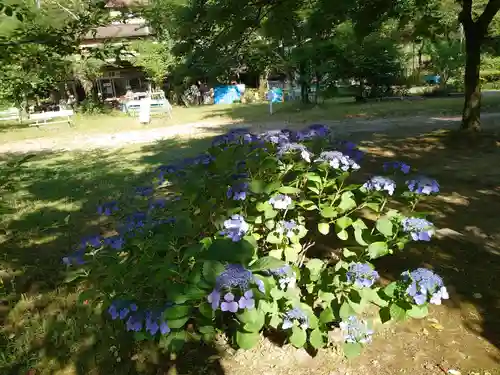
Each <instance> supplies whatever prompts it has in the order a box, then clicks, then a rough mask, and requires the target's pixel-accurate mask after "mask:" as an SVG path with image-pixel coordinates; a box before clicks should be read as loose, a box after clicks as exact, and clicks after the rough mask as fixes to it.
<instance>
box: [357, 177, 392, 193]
mask: <svg viewBox="0 0 500 375" xmlns="http://www.w3.org/2000/svg"><path fill="white" fill-rule="evenodd" d="M363 188H365V189H366V190H367V191H374V190H375V191H387V193H388V194H389V195H393V194H394V190H395V189H396V183H395V182H394V181H393V180H391V179H390V178H387V177H383V176H374V177H372V178H370V179H369V180H368V181H366V182H365V183H364V184H363Z"/></svg>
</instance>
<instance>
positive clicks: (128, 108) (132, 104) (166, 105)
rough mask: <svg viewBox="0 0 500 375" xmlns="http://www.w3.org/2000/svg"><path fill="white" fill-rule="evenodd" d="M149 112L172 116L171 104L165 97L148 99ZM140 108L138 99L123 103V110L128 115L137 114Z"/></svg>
mask: <svg viewBox="0 0 500 375" xmlns="http://www.w3.org/2000/svg"><path fill="white" fill-rule="evenodd" d="M150 103H151V104H150V106H151V113H152V114H153V113H160V114H164V113H166V114H167V115H168V117H170V118H172V105H171V104H170V102H169V101H168V100H167V99H151V100H150ZM140 108H141V101H140V100H131V101H129V102H127V103H125V104H124V111H125V112H126V113H127V114H128V115H129V116H133V117H135V116H137V115H138V114H139V111H140Z"/></svg>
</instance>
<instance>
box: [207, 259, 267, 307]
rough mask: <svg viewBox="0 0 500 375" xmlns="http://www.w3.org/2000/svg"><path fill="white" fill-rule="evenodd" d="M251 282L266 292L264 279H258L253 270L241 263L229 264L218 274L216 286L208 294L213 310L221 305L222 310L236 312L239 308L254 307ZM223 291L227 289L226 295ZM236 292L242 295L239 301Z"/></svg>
mask: <svg viewBox="0 0 500 375" xmlns="http://www.w3.org/2000/svg"><path fill="white" fill-rule="evenodd" d="M251 284H255V285H257V287H258V289H259V290H260V291H262V292H265V289H264V283H263V282H262V280H260V279H257V278H256V277H255V276H254V275H253V273H252V272H251V271H249V270H247V269H246V268H245V267H243V266H242V265H240V264H228V265H227V266H226V268H225V269H224V271H222V272H221V273H220V275H219V276H217V278H216V280H215V288H214V290H212V292H211V293H210V294H209V295H208V296H207V301H208V303H210V304H211V306H212V309H213V310H217V309H218V308H219V306H220V308H221V310H222V311H229V312H236V311H238V308H241V309H253V308H254V307H255V300H254V298H253V297H254V295H253V292H252V290H251V289H250V286H251ZM222 291H226V292H225V293H224V295H223V293H222ZM235 293H237V294H239V295H240V298H239V300H238V301H237V300H236V296H235ZM222 296H223V300H222V303H221V297H222Z"/></svg>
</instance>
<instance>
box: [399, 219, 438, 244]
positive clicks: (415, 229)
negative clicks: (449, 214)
mask: <svg viewBox="0 0 500 375" xmlns="http://www.w3.org/2000/svg"><path fill="white" fill-rule="evenodd" d="M401 224H402V225H403V231H404V232H406V233H409V234H410V236H411V238H412V239H413V240H414V241H430V240H431V237H432V235H433V234H434V225H433V224H432V223H431V222H430V221H428V220H425V219H421V218H418V217H406V218H404V219H403V220H402V221H401Z"/></svg>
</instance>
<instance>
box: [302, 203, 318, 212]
mask: <svg viewBox="0 0 500 375" xmlns="http://www.w3.org/2000/svg"><path fill="white" fill-rule="evenodd" d="M299 206H301V207H303V208H304V209H305V210H307V211H312V210H315V209H316V208H318V206H316V204H315V203H314V202H313V201H309V200H305V201H301V202H299Z"/></svg>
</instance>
